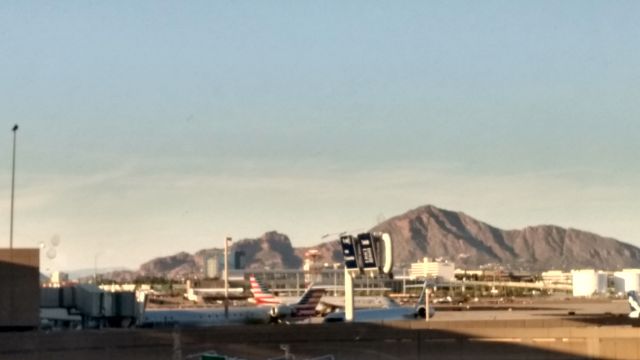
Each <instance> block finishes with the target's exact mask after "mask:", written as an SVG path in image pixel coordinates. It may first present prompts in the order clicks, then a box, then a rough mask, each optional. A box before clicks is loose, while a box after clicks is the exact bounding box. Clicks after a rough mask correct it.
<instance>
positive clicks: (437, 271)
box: [409, 258, 455, 281]
mask: <svg viewBox="0 0 640 360" xmlns="http://www.w3.org/2000/svg"><path fill="white" fill-rule="evenodd" d="M409 278H411V279H422V278H440V279H442V280H444V281H453V280H454V279H455V265H454V264H453V263H450V262H446V261H430V260H429V259H428V258H424V259H423V260H422V261H421V262H416V263H412V264H411V269H409Z"/></svg>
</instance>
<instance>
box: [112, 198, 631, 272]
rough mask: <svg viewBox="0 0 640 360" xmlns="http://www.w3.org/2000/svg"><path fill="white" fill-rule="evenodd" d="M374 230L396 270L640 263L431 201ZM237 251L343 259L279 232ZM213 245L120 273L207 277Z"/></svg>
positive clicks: (624, 252) (571, 233)
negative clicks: (424, 263) (430, 261)
mask: <svg viewBox="0 0 640 360" xmlns="http://www.w3.org/2000/svg"><path fill="white" fill-rule="evenodd" d="M371 230H372V231H384V232H388V233H389V234H391V237H392V239H393V243H394V261H395V264H396V265H397V266H398V267H402V266H407V265H408V264H410V263H411V262H415V261H417V260H420V259H422V258H423V257H430V258H443V259H447V260H450V261H454V262H455V263H456V266H458V267H466V268H477V267H478V266H480V265H485V264H501V265H503V266H505V267H507V268H510V269H527V270H533V271H542V270H548V269H558V270H569V269H575V268H597V269H603V270H616V269H621V268H627V267H640V249H638V248H637V247H635V246H632V245H629V244H626V243H623V242H620V241H618V240H615V239H612V238H607V237H602V236H599V235H596V234H593V233H589V232H585V231H581V230H576V229H564V228H561V227H558V226H553V225H538V226H530V227H527V228H525V229H522V230H502V229H499V228H496V227H494V226H491V225H489V224H487V223H484V222H481V221H479V220H476V219H474V218H472V217H470V216H468V215H466V214H464V213H462V212H456V211H449V210H444V209H440V208H437V207H435V206H432V205H427V206H422V207H419V208H416V209H413V210H410V211H408V212H406V213H404V214H402V215H398V216H395V217H393V218H390V219H388V220H386V221H384V222H382V223H380V224H378V225H377V226H375V227H374V228H373V229H371ZM231 249H232V250H241V251H244V252H245V254H246V258H245V260H246V263H247V267H248V268H249V269H264V268H270V269H295V268H299V267H300V266H301V265H302V261H303V256H304V252H305V251H307V250H309V249H317V250H318V251H319V254H320V261H322V262H327V263H333V262H342V254H341V250H340V246H339V244H338V242H337V241H331V242H325V243H321V244H318V245H316V246H311V247H301V248H294V247H293V246H292V244H291V240H290V239H289V238H288V237H287V235H285V234H282V233H278V232H276V231H271V232H267V233H265V234H264V235H262V236H260V237H259V238H254V239H243V240H240V241H237V242H234V243H233V245H232V247H231ZM213 250H214V249H203V250H200V251H198V252H196V253H195V254H189V253H186V252H181V253H178V254H175V255H172V256H166V257H161V258H156V259H153V260H151V261H148V262H146V263H144V264H142V265H141V266H140V269H139V270H138V271H137V272H131V273H129V272H121V273H123V275H126V276H127V278H129V277H132V276H164V277H170V278H178V277H189V276H193V275H200V276H201V274H202V273H203V269H204V258H205V255H206V254H207V253H210V252H211V251H213ZM116 273H117V272H116ZM114 278H117V276H116V277H114Z"/></svg>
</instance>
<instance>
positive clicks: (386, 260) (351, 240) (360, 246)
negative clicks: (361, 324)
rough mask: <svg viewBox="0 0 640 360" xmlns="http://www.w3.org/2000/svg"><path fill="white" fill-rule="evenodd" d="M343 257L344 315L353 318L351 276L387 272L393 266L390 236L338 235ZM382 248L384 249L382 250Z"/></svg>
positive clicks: (388, 272) (346, 319)
mask: <svg viewBox="0 0 640 360" xmlns="http://www.w3.org/2000/svg"><path fill="white" fill-rule="evenodd" d="M340 245H341V246H342V255H343V257H344V308H345V311H344V315H345V316H344V317H345V321H347V322H351V321H353V320H354V315H355V314H354V309H353V302H354V301H353V278H354V276H355V274H367V275H368V274H378V273H380V274H389V275H391V270H392V268H393V259H392V257H393V252H392V246H391V238H390V237H389V235H388V234H379V233H375V234H373V233H363V234H359V235H358V236H352V235H347V234H345V235H342V236H341V237H340ZM382 250H384V251H382Z"/></svg>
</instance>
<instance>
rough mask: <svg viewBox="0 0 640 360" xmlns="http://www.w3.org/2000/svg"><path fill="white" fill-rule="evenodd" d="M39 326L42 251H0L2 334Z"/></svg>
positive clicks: (0, 316) (0, 315)
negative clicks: (13, 329)
mask: <svg viewBox="0 0 640 360" xmlns="http://www.w3.org/2000/svg"><path fill="white" fill-rule="evenodd" d="M39 324H40V250H39V249H13V250H12V251H10V250H9V249H0V330H2V329H3V328H4V329H6V328H31V327H37V326H38V325H39Z"/></svg>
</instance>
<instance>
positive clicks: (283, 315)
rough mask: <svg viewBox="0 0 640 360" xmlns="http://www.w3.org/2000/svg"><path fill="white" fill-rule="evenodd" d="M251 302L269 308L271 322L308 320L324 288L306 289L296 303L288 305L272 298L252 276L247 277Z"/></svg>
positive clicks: (314, 311)
mask: <svg viewBox="0 0 640 360" xmlns="http://www.w3.org/2000/svg"><path fill="white" fill-rule="evenodd" d="M249 283H250V285H251V293H252V294H253V302H254V303H255V304H256V305H258V306H261V307H270V310H269V315H270V316H271V322H274V323H277V322H289V321H300V320H304V319H308V318H310V317H312V316H314V315H315V314H316V307H317V306H318V303H319V302H320V299H321V298H322V295H324V293H325V289H324V288H319V287H314V286H313V284H311V285H309V286H308V287H307V290H306V291H305V292H304V294H302V296H301V297H300V299H298V301H297V302H296V303H288V302H286V301H284V300H283V299H281V298H278V297H276V296H274V295H273V294H272V293H271V292H270V291H269V290H268V289H267V288H265V287H264V286H262V284H260V282H258V280H256V277H255V276H254V275H250V276H249Z"/></svg>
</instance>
